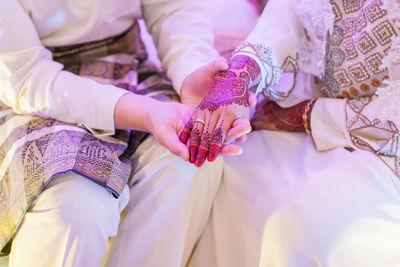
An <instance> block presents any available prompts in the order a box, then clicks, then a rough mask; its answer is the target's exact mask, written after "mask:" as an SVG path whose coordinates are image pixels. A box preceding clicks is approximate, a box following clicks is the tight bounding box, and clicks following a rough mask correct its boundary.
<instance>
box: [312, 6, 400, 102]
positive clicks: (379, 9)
mask: <svg viewBox="0 0 400 267" xmlns="http://www.w3.org/2000/svg"><path fill="white" fill-rule="evenodd" d="M383 4H384V3H383V1H382V0H340V1H339V0H335V1H331V5H332V9H333V13H334V14H335V22H334V27H333V29H331V30H330V31H329V32H328V37H327V38H328V42H327V47H326V57H325V76H324V77H323V79H317V83H318V84H320V86H321V89H322V90H323V91H324V92H325V93H326V95H327V96H329V97H345V98H353V97H362V96H370V95H372V94H373V93H374V92H375V91H376V89H377V88H379V87H380V86H381V85H382V81H383V80H385V79H387V78H388V70H387V68H381V64H382V60H383V58H384V57H385V56H386V55H387V54H388V53H389V49H390V46H391V39H392V37H394V36H397V35H398V33H399V29H398V28H396V27H395V25H394V23H393V21H392V20H391V19H390V18H389V17H388V12H387V11H386V10H385V9H384V8H383Z"/></svg>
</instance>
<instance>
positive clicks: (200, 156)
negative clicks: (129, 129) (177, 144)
mask: <svg viewBox="0 0 400 267" xmlns="http://www.w3.org/2000/svg"><path fill="white" fill-rule="evenodd" d="M260 79H261V72H260V68H259V67H258V65H257V63H256V62H255V61H254V60H253V59H251V58H250V57H247V56H243V55H237V56H235V57H233V58H232V59H231V60H230V61H229V69H228V70H227V71H223V72H220V73H219V74H218V75H216V77H215V80H214V83H213V86H212V88H211V90H210V92H209V93H208V95H207V96H206V97H205V98H204V99H203V100H202V102H201V103H200V105H199V106H198V107H197V109H196V111H195V112H194V114H193V116H192V118H191V120H190V121H189V123H188V124H187V125H186V126H185V128H184V130H183V131H182V133H181V136H180V140H181V142H182V143H185V144H186V143H187V142H188V145H189V155H190V158H189V161H190V162H191V163H194V164H195V166H197V167H200V166H202V165H203V163H204V162H205V160H206V159H207V158H208V161H214V160H215V158H216V157H217V156H218V154H219V153H220V150H221V147H222V145H223V143H224V141H225V139H226V137H227V133H228V131H229V129H230V128H231V127H232V124H233V122H234V121H235V120H237V119H246V120H248V118H249V92H248V88H249V87H251V86H253V85H255V84H257V83H259V81H260ZM203 121H204V123H203ZM243 131H244V132H243V133H242V134H246V133H248V132H249V131H250V127H247V128H243Z"/></svg>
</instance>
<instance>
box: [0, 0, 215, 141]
mask: <svg viewBox="0 0 400 267" xmlns="http://www.w3.org/2000/svg"><path fill="white" fill-rule="evenodd" d="M170 14H172V15H171V16H170ZM206 15H207V12H206V10H205V8H204V6H203V3H202V2H201V1H188V0H175V1H168V0H144V1H143V0H142V1H139V0H134V1H128V0H118V1H112V2H111V1H107V0H89V1H63V0H57V1H53V0H47V1H41V0H40V1H39V0H33V1H25V0H21V1H17V0H5V1H1V2H0V86H1V88H2V90H1V91H0V100H1V101H2V102H4V103H5V104H7V105H8V106H10V107H12V108H13V109H14V111H15V112H16V113H22V114H37V115H40V116H43V117H51V118H55V119H58V120H61V121H65V122H71V123H78V124H83V125H85V126H86V127H88V128H92V129H94V130H99V132H101V133H107V134H112V133H113V132H114V120H113V114H114V107H115V105H116V103H117V101H118V99H119V98H120V97H121V96H122V95H123V94H125V93H126V91H125V90H122V89H119V88H116V87H111V86H109V85H101V84H98V83H96V82H94V81H92V80H87V79H84V78H82V77H79V76H76V75H73V74H71V73H69V72H66V71H62V65H61V64H59V63H57V62H55V61H53V60H52V58H51V53H50V51H49V50H47V49H46V48H45V46H65V45H71V44H77V43H84V42H90V41H94V40H102V39H104V38H106V37H109V36H113V35H117V34H119V33H122V32H123V31H125V30H126V29H128V28H129V27H130V26H131V25H132V24H133V22H134V20H135V19H136V18H138V17H141V16H143V18H144V20H145V21H146V24H147V27H148V29H149V31H150V33H151V34H152V36H153V38H154V41H155V44H156V46H157V48H158V53H159V56H160V58H161V60H162V62H163V65H164V67H165V69H166V71H167V75H168V77H169V78H170V79H171V80H172V82H173V84H174V87H175V88H176V90H178V91H179V90H180V88H181V84H182V82H183V80H184V79H185V78H186V76H187V75H188V74H189V73H191V72H192V71H193V70H195V69H197V68H199V67H201V66H203V65H204V64H206V63H208V62H211V61H212V59H214V58H215V57H216V56H217V52H216V51H215V50H214V49H213V47H212V41H213V35H212V29H211V25H210V22H209V20H208V18H207V16H206ZM188 59H190V60H188ZM86 96H88V97H86Z"/></svg>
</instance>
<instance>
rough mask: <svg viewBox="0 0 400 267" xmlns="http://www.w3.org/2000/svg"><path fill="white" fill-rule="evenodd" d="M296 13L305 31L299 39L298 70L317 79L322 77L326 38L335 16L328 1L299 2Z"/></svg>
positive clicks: (310, 0) (308, 0)
mask: <svg viewBox="0 0 400 267" xmlns="http://www.w3.org/2000/svg"><path fill="white" fill-rule="evenodd" d="M296 13H297V15H298V16H299V19H300V21H301V23H302V24H303V27H304V28H305V30H306V34H305V36H303V37H302V38H301V39H300V50H299V60H298V63H299V65H300V68H301V69H302V70H303V71H305V72H308V73H311V74H314V75H315V76H318V77H319V78H322V76H323V75H324V69H325V61H324V58H325V54H326V51H325V47H326V36H327V33H328V31H329V30H330V29H333V23H334V19H335V15H334V13H333V10H332V6H331V4H330V2H329V1H328V0H321V1H318V4H317V3H316V2H315V1H314V0H300V1H299V3H298V4H297V5H296Z"/></svg>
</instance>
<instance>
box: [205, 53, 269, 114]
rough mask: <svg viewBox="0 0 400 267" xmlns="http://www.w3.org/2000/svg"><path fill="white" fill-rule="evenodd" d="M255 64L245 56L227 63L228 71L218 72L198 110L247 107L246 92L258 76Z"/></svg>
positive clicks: (258, 69)
mask: <svg viewBox="0 0 400 267" xmlns="http://www.w3.org/2000/svg"><path fill="white" fill-rule="evenodd" d="M260 73H261V71H260V68H259V67H258V65H257V63H256V62H255V61H254V60H253V59H251V58H250V57H247V56H241V55H239V56H235V57H234V58H233V59H232V60H231V61H230V62H229V70H228V71H223V72H220V73H219V74H218V75H217V76H216V78H215V80H214V84H213V87H212V88H211V90H210V92H209V94H208V95H207V96H206V97H205V98H204V99H203V101H202V102H201V103H200V105H199V109H200V110H205V109H207V110H209V111H215V110H217V109H218V108H219V107H220V106H229V105H232V104H238V105H242V106H245V107H248V106H249V102H248V92H247V89H248V88H249V86H250V84H251V82H254V81H255V80H256V78H257V77H259V76H260Z"/></svg>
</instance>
